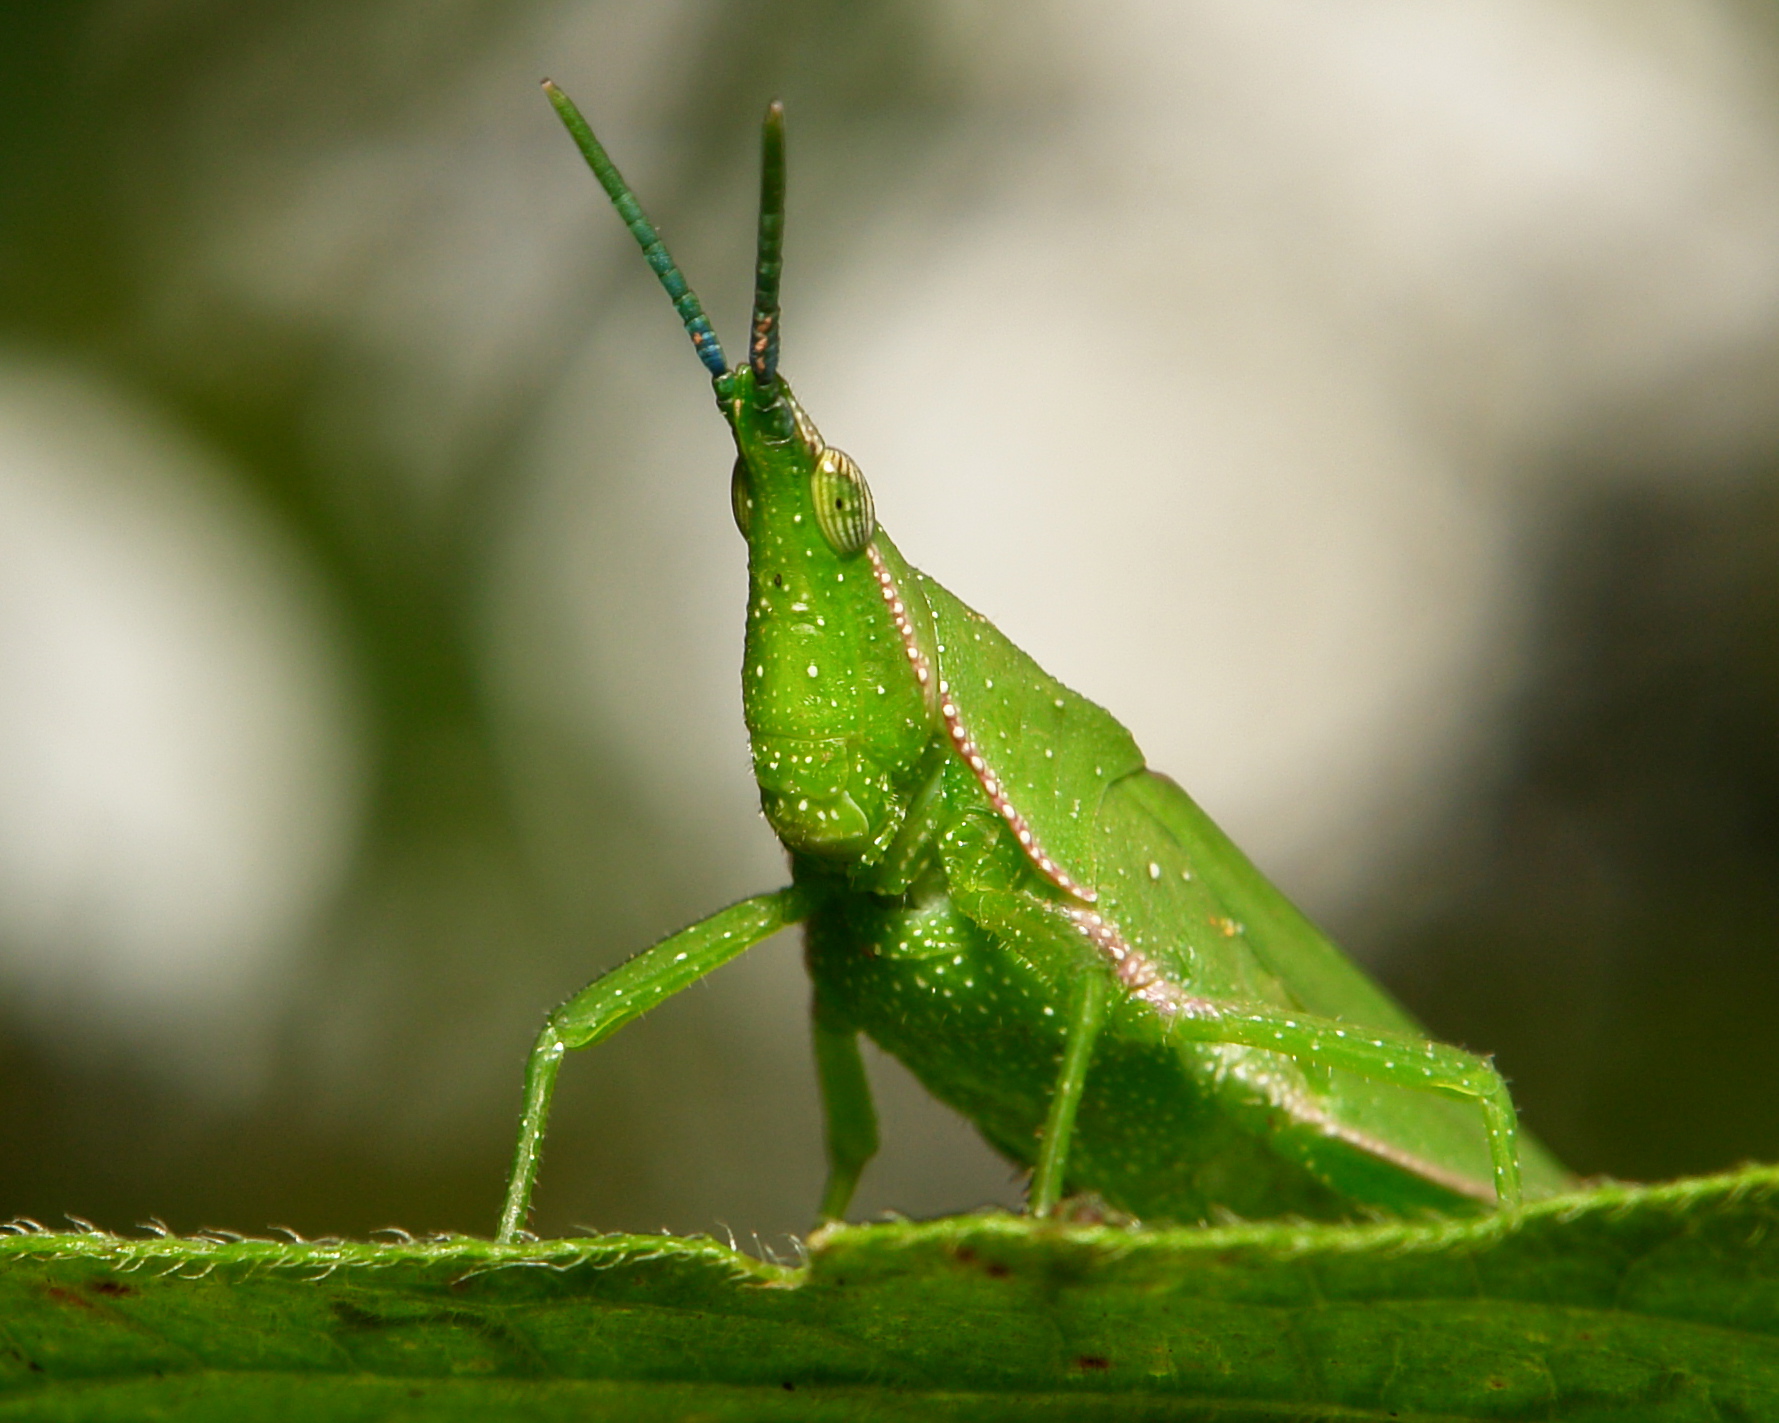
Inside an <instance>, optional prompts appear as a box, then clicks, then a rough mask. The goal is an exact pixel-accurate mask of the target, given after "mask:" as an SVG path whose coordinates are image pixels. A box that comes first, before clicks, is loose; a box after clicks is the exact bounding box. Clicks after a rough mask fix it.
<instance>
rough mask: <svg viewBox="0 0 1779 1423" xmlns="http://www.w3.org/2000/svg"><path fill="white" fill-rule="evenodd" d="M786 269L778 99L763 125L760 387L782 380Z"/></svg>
mask: <svg viewBox="0 0 1779 1423" xmlns="http://www.w3.org/2000/svg"><path fill="white" fill-rule="evenodd" d="M783 271H784V105H783V104H781V103H780V102H779V101H778V100H777V99H774V100H773V101H772V102H771V103H770V104H769V105H768V106H767V108H766V118H765V121H764V123H762V124H761V126H760V246H759V258H758V260H757V261H756V262H755V264H754V324H753V332H752V334H751V336H750V337H749V339H748V347H747V359H748V364H749V365H751V366H752V367H753V368H754V384H755V385H756V386H759V387H761V388H765V387H767V386H770V385H771V384H772V383H773V382H774V381H776V380H777V379H778V278H779V275H780V273H782V272H783Z"/></svg>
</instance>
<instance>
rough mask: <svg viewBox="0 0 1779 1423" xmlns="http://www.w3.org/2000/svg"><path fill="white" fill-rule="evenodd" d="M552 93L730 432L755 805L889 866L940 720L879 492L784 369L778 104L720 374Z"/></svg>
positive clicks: (657, 243) (706, 324) (593, 150)
mask: <svg viewBox="0 0 1779 1423" xmlns="http://www.w3.org/2000/svg"><path fill="white" fill-rule="evenodd" d="M544 90H545V92H546V93H547V94H548V95H549V98H550V102H551V103H552V104H553V105H555V107H556V112H557V114H558V115H560V117H561V119H562V122H563V124H564V125H566V127H567V128H568V131H569V134H570V135H571V136H572V137H573V138H574V141H575V144H576V146H577V147H579V148H580V150H581V154H582V156H583V157H585V158H586V160H587V163H588V166H589V167H591V168H592V169H593V173H594V176H595V177H597V178H598V179H599V182H600V186H601V187H603V188H604V189H605V191H606V195H607V196H608V197H609V198H610V199H611V200H612V203H613V205H614V206H615V207H616V208H617V210H618V213H619V215H620V216H621V217H622V218H623V219H624V222H625V225H626V226H628V227H629V229H630V231H631V234H632V235H633V236H634V237H635V238H636V240H637V242H638V244H639V245H640V246H641V247H642V249H643V253H644V255H645V256H646V257H647V258H648V261H649V265H650V266H651V267H653V268H654V270H655V275H656V277H657V278H659V279H660V282H661V285H662V287H663V288H664V289H665V290H666V292H667V294H668V296H669V297H670V298H672V300H673V304H674V308H675V310H677V311H678V312H679V314H680V319H681V321H682V322H683V323H684V324H685V328H686V334H687V335H688V336H689V337H691V340H692V349H693V350H694V351H696V352H697V353H698V358H699V360H701V361H703V362H704V365H705V367H706V369H708V370H709V371H710V373H711V375H712V377H713V380H714V383H715V386H716V393H717V404H718V406H719V407H720V408H721V409H722V412H723V414H724V416H725V417H726V418H727V419H728V421H729V425H730V428H731V429H732V430H733V432H734V434H735V447H736V450H737V452H738V453H737V458H736V461H735V471H734V476H733V479H732V485H731V491H730V492H731V497H732V498H733V500H734V507H735V522H736V523H737V524H738V525H740V527H741V532H742V533H743V534H744V535H745V536H746V538H747V541H748V577H749V584H750V587H749V594H748V615H747V660H746V663H745V666H744V668H743V672H742V702H743V706H744V709H745V711H746V715H747V727H748V732H749V734H750V735H751V736H752V738H753V748H754V772H755V775H756V776H757V777H758V779H759V782H760V801H761V804H762V805H763V806H764V807H765V811H766V818H767V820H769V821H770V822H771V823H772V828H773V829H774V830H776V831H777V832H778V835H779V838H780V839H782V840H783V841H784V842H785V844H786V845H787V846H788V847H790V849H792V850H793V851H796V852H799V853H803V854H808V855H816V856H822V857H825V858H827V859H830V860H833V861H838V862H843V863H845V864H848V865H860V864H865V865H868V864H871V863H874V862H875V861H876V860H877V859H878V858H880V857H881V855H882V853H883V851H884V850H885V849H886V848H887V847H888V845H889V842H890V840H891V839H892V838H893V837H894V835H895V832H896V830H897V828H898V827H899V826H900V825H901V823H902V820H903V818H904V816H905V815H906V807H907V804H908V801H909V799H910V797H911V795H912V793H913V790H914V788H915V785H916V783H917V780H918V776H919V773H920V767H921V762H922V759H923V756H924V754H925V751H926V747H927V743H928V739H929V732H930V728H931V725H932V720H933V717H932V708H931V706H930V705H929V704H928V701H927V693H926V692H925V691H923V690H922V688H921V686H920V684H919V683H918V681H917V680H916V678H915V676H914V675H913V674H912V673H911V671H910V668H909V659H908V649H907V646H906V645H905V644H904V642H903V640H902V635H901V633H899V632H898V631H897V630H896V627H895V619H896V617H897V616H898V614H895V613H892V612H891V609H890V606H889V603H888V601H887V598H886V591H885V590H886V588H887V587H889V586H890V585H889V584H887V583H883V582H880V581H879V579H878V577H877V576H875V574H876V571H877V570H878V569H880V568H882V567H884V566H886V565H885V563H884V560H886V559H887V560H889V562H890V565H893V568H894V570H895V575H896V576H897V577H901V576H904V575H905V574H906V573H907V572H908V570H907V566H906V565H905V564H904V563H903V562H902V560H901V557H900V555H898V554H897V553H896V552H895V549H894V547H893V546H892V545H891V544H890V542H889V540H888V539H887V538H885V537H884V536H883V535H882V534H881V533H880V532H878V530H877V525H876V517H875V515H874V513H873V511H872V507H871V491H870V489H869V487H867V485H866V484H865V477H864V476H863V475H862V474H860V473H859V468H858V466H857V465H856V464H854V463H853V462H852V460H851V459H850V458H848V457H847V456H846V455H844V454H842V453H841V452H840V451H839V450H836V449H833V448H831V447H830V446H828V445H827V444H825V443H824V442H823V440H822V437H821V435H820V434H819V433H818V432H817V430H816V428H815V425H814V424H813V423H812V422H811V421H810V419H809V417H808V416H806V415H805V414H804V413H803V411H802V408H801V407H800V406H799V405H798V404H797V401H796V398H795V397H794V396H793V395H792V394H791V392H790V388H789V387H788V386H787V385H786V384H785V383H784V381H783V380H781V379H780V378H779V375H778V284H779V273H780V271H781V269H782V266H783V260H782V259H783V250H784V249H783V238H784V177H785V162H784V109H783V108H782V106H780V105H779V104H777V103H774V104H773V105H772V106H771V107H770V108H768V109H767V110H766V122H765V125H764V127H763V128H762V130H761V164H760V246H759V262H758V265H757V267H756V278H755V286H754V320H753V329H752V333H751V339H750V340H749V343H748V359H747V361H746V363H745V364H743V365H739V366H737V367H736V368H735V369H734V370H730V369H729V368H728V364H727V362H726V361H725V359H724V357H723V348H722V346H721V344H720V343H719V342H718V341H717V337H716V333H715V332H714V331H713V330H712V329H711V325H710V321H709V319H708V318H707V317H706V316H705V314H704V308H703V306H702V305H701V304H700V303H699V301H698V297H697V295H696V294H695V293H694V292H693V291H692V289H691V287H690V286H688V285H687V284H686V279H685V277H684V275H683V274H682V273H681V272H680V269H679V267H678V266H677V265H676V264H675V262H674V260H673V258H672V257H671V256H669V255H668V252H667V248H666V246H665V245H664V244H663V243H662V241H661V237H660V234H659V233H658V232H657V231H656V230H655V227H654V224H653V223H651V222H650V221H649V219H648V216H647V215H646V214H645V213H644V212H643V210H642V208H641V206H640V205H639V204H638V203H637V201H636V196H635V194H633V193H632V192H631V191H630V188H629V185H628V184H626V183H625V182H624V179H623V176H622V175H621V174H620V173H619V172H618V170H617V166H616V165H615V164H613V162H612V161H611V158H610V156H609V155H608V154H607V153H606V151H605V149H604V147H603V146H602V145H601V144H600V142H599V140H598V139H597V138H596V137H594V134H593V130H592V129H591V128H589V127H588V126H587V121H586V120H585V119H584V118H583V117H582V116H581V113H580V111H579V110H578V109H576V108H575V106H574V104H573V103H572V102H571V101H570V100H569V98H568V96H567V95H566V94H564V93H563V92H562V91H561V90H560V89H558V88H557V87H556V86H555V85H554V84H551V83H550V82H549V81H548V80H546V81H545V82H544Z"/></svg>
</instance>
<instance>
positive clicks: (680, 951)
mask: <svg viewBox="0 0 1779 1423" xmlns="http://www.w3.org/2000/svg"><path fill="white" fill-rule="evenodd" d="M811 908H812V902H811V900H810V897H809V895H808V893H807V891H805V890H803V889H801V888H799V887H798V886H796V885H791V886H789V887H787V888H785V889H781V890H778V891H776V892H774V893H772V894H760V895H755V896H754V897H753V898H752V899H744V900H742V901H741V903H739V904H732V905H730V906H729V907H728V908H727V909H721V910H718V911H717V912H716V913H715V914H713V915H711V916H710V918H708V919H701V920H699V921H698V922H697V923H696V924H694V925H692V926H691V927H690V928H687V929H681V930H680V931H679V932H678V933H677V934H670V935H669V936H668V937H667V938H665V939H662V940H661V941H660V942H659V943H658V944H656V945H654V947H652V948H648V949H644V950H643V951H642V952H641V953H640V954H638V955H636V957H635V958H632V959H628V960H626V961H625V962H624V963H621V964H619V965H618V966H617V967H616V968H614V969H612V970H611V971H610V972H609V973H603V974H601V975H600V976H599V977H598V978H596V979H594V980H593V982H591V983H590V984H588V985H587V986H586V987H585V988H583V989H582V990H581V991H580V992H579V993H577V994H575V996H574V997H573V998H570V999H569V1000H568V1002H566V1003H564V1004H563V1005H562V1006H561V1007H560V1008H558V1009H557V1010H556V1011H555V1012H554V1013H552V1014H550V1018H549V1021H548V1022H546V1023H545V1024H544V1030H543V1031H542V1032H541V1033H539V1034H538V1036H537V1043H536V1045H535V1046H534V1047H533V1048H532V1049H531V1059H530V1061H529V1062H528V1063H527V1064H526V1067H525V1114H524V1116H523V1117H522V1118H521V1120H520V1124H519V1144H518V1147H517V1149H516V1150H515V1151H514V1153H513V1173H512V1176H511V1178H510V1179H509V1180H508V1182H507V1196H506V1206H505V1208H504V1209H503V1210H502V1211H501V1213H500V1234H499V1236H498V1237H497V1238H498V1239H500V1240H501V1241H510V1240H512V1239H513V1238H514V1237H515V1236H517V1235H518V1233H519V1231H520V1229H521V1228H522V1227H523V1226H524V1224H525V1219H526V1217H527V1215H528V1214H529V1213H530V1210H531V1188H532V1186H533V1185H534V1184H535V1183H536V1181H537V1166H538V1159H539V1157H540V1156H541V1154H542V1151H543V1140H544V1124H545V1123H546V1122H547V1121H548V1119H549V1115H550V1097H551V1095H552V1094H553V1093H554V1092H555V1090H556V1073H557V1071H558V1069H559V1068H560V1067H561V1066H562V1058H563V1055H564V1054H565V1053H567V1052H569V1051H570V1050H572V1049H574V1048H584V1047H591V1046H593V1044H594V1043H596V1042H598V1041H600V1039H602V1038H608V1037H610V1036H611V1035H612V1034H613V1033H615V1032H617V1030H618V1029H619V1028H621V1027H623V1026H624V1024H626V1023H628V1022H630V1021H631V1020H632V1019H634V1018H639V1017H641V1016H642V1015H643V1014H644V1013H646V1012H647V1011H648V1010H649V1009H650V1008H653V1007H656V1006H657V1005H658V1004H661V1003H664V1002H666V1001H667V1000H668V999H669V998H671V997H673V995H674V994H676V993H678V992H679V991H680V990H681V989H682V988H686V987H689V986H690V985H692V984H694V983H696V982H697V981H698V980H699V979H701V978H703V977H704V975H705V974H707V973H709V972H710V971H711V970H712V969H715V968H721V967H722V966H723V965H724V964H726V963H728V962H729V960H730V959H732V958H734V957H736V955H738V954H741V953H743V952H745V951H746V950H748V949H751V948H752V947H753V946H754V945H755V944H757V943H759V942H760V941H761V940H763V939H769V938H771V937H772V935H774V934H776V933H777V932H778V931H779V930H780V929H783V928H785V927H786V926H788V925H791V924H795V923H797V922H798V921H799V920H802V919H804V918H806V917H807V916H808V914H809V911H810V909H811Z"/></svg>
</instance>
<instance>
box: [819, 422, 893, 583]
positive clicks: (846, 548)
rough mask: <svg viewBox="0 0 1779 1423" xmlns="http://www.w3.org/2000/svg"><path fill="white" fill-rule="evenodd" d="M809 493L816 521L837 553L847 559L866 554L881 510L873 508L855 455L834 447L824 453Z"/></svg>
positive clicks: (868, 487)
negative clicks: (853, 460) (812, 501)
mask: <svg viewBox="0 0 1779 1423" xmlns="http://www.w3.org/2000/svg"><path fill="white" fill-rule="evenodd" d="M809 493H810V497H811V498H812V499H813V500H814V501H815V521H816V523H817V524H818V525H820V527H821V531H822V534H823V536H824V537H825V538H826V539H827V540H828V542H829V543H831V544H832V545H833V546H834V551H835V552H836V553H838V554H840V555H841V556H842V557H844V558H851V557H852V556H853V555H854V554H856V553H860V552H862V551H863V550H864V547H865V545H866V544H868V543H870V542H871V538H872V535H874V534H875V533H876V532H877V511H876V510H875V509H874V508H873V507H872V505H871V486H870V485H868V484H866V483H865V476H864V475H862V474H861V473H859V467H858V466H857V465H856V464H854V463H853V462H852V456H851V455H849V454H846V453H844V452H843V451H841V450H837V449H835V448H834V447H833V446H832V445H830V446H829V447H828V448H827V449H825V450H823V451H822V453H821V457H820V458H819V459H817V460H816V462H815V473H814V474H812V475H810V476H809Z"/></svg>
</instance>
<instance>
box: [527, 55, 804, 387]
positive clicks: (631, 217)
mask: <svg viewBox="0 0 1779 1423" xmlns="http://www.w3.org/2000/svg"><path fill="white" fill-rule="evenodd" d="M544 93H545V94H547V95H548V96H549V99H550V102H551V103H552V104H553V105H555V107H556V116H557V117H558V118H560V119H561V120H562V125H563V127H564V128H566V129H567V130H568V132H569V135H570V136H571V137H572V138H573V139H574V141H575V147H577V148H579V149H580V150H581V156H582V157H583V158H585V159H586V160H587V166H588V167H589V168H591V169H592V170H593V176H594V177H595V178H597V179H599V186H600V187H602V188H604V189H605V195H606V196H607V197H608V198H610V199H611V200H612V206H613V207H615V208H616V209H617V210H618V216H619V217H621V218H623V219H624V226H626V227H628V228H629V229H630V235H631V236H632V237H634V238H635V239H636V242H637V245H638V246H639V247H641V248H642V255H643V256H644V257H645V258H647V259H648V264H649V266H651V267H653V268H654V269H655V275H656V276H657V277H658V278H660V281H661V285H662V287H663V288H665V289H666V292H667V295H668V296H669V297H671V298H672V299H673V309H674V310H675V311H677V312H678V313H679V318H680V320H681V321H683V322H684V323H685V325H686V334H687V335H688V336H690V337H691V338H692V348H693V349H694V350H695V351H697V352H698V359H699V360H701V361H703V362H704V364H705V366H706V368H707V369H708V370H709V371H710V373H711V374H712V375H713V376H720V375H727V374H728V372H729V363H728V361H727V360H725V359H724V357H723V348H722V346H721V345H720V344H719V343H718V341H717V333H716V332H714V331H712V330H711V329H710V318H709V317H707V316H706V315H705V314H704V307H703V305H702V304H701V303H700V302H699V300H698V294H697V293H696V292H695V291H693V290H692V289H691V287H689V286H687V285H686V279H685V276H684V274H683V273H681V271H680V269H679V266H678V264H677V263H675V262H674V260H673V257H672V255H671V254H670V253H669V252H668V250H667V246H666V244H665V243H663V242H662V241H661V234H660V233H658V232H656V231H655V225H654V224H653V223H652V222H650V221H649V219H648V214H647V213H645V212H644V211H643V210H642V204H640V203H639V202H637V201H636V195H635V194H634V193H632V192H631V191H630V186H629V184H627V183H626V182H625V181H624V175H623V174H622V173H620V172H618V169H617V165H616V164H614V163H613V162H612V161H611V159H610V158H609V157H608V156H607V155H606V151H605V149H604V148H603V147H602V146H601V145H600V142H599V140H598V139H597V138H595V137H593V130H592V129H591V128H590V127H588V125H587V121H586V120H585V119H584V118H582V117H581V111H580V110H579V109H577V108H576V107H575V106H574V100H573V99H571V98H569V97H568V95H566V94H564V93H563V92H562V91H561V90H560V89H558V88H557V87H556V86H555V84H553V83H552V82H551V81H550V80H548V79H546V80H544ZM779 142H780V148H779V152H780V155H781V157H780V160H779V191H780V192H781V193H782V192H783V190H784V163H783V157H782V154H783V152H784V149H783V139H782V137H781V138H780V141H779ZM781 203H782V199H781ZM760 220H761V223H762V225H764V223H765V217H764V215H762V217H761V219H760ZM774 287H775V289H776V281H775V282H774ZM776 311H777V308H776V307H775V308H774V314H776ZM756 320H757V318H756Z"/></svg>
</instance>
